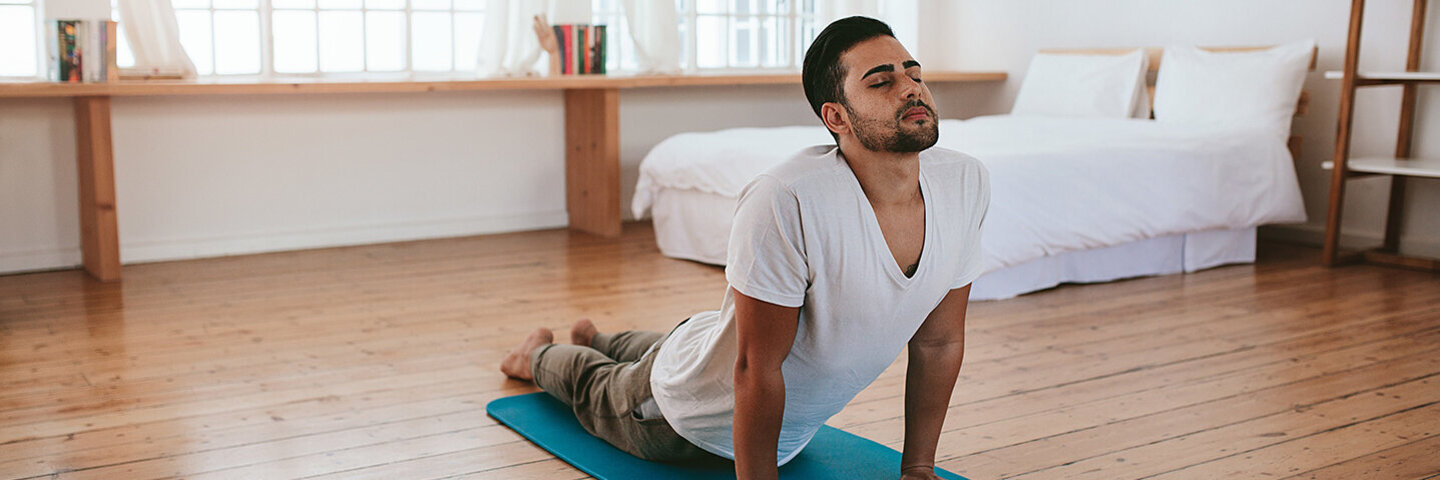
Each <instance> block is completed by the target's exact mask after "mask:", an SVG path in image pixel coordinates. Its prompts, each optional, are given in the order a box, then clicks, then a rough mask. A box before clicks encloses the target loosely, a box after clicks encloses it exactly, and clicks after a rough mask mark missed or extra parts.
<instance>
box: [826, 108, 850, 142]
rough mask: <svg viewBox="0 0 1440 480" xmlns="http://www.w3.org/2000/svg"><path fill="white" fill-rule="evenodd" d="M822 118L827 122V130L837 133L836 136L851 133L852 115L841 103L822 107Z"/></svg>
mask: <svg viewBox="0 0 1440 480" xmlns="http://www.w3.org/2000/svg"><path fill="white" fill-rule="evenodd" d="M820 118H821V119H822V120H824V121H825V128H828V129H830V131H832V132H835V134H836V135H841V134H846V133H849V132H850V114H849V112H846V111H845V107H842V106H840V104H839V103H836V102H826V103H825V104H824V105H821V106H820Z"/></svg>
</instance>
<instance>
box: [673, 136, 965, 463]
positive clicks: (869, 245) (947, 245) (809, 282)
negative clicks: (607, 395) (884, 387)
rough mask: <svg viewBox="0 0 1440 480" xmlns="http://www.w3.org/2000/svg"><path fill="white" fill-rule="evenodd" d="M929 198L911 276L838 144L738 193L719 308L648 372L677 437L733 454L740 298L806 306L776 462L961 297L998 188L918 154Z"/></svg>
mask: <svg viewBox="0 0 1440 480" xmlns="http://www.w3.org/2000/svg"><path fill="white" fill-rule="evenodd" d="M920 158H921V169H920V185H921V190H922V191H923V192H924V194H925V198H926V199H927V201H926V202H925V203H926V208H925V216H926V218H927V220H929V221H927V222H926V225H925V230H926V231H925V236H924V248H923V251H922V253H921V255H920V258H919V262H917V263H918V264H919V266H918V267H917V268H916V269H915V272H914V275H913V276H911V277H906V276H905V274H904V272H903V271H902V270H901V268H902V267H900V265H899V264H898V263H897V262H896V261H895V260H894V258H893V257H892V256H891V254H890V251H889V249H888V248H887V245H886V242H885V238H884V236H883V234H882V233H881V231H880V228H879V225H878V224H877V221H876V218H875V215H874V213H873V212H872V209H871V207H870V204H869V202H868V201H866V198H865V195H864V193H863V192H861V189H860V185H859V183H858V182H857V181H856V178H855V176H854V175H853V174H852V173H851V171H850V169H849V168H848V167H847V166H846V164H845V162H844V160H843V159H842V158H841V156H840V155H839V152H838V150H837V149H836V148H835V147H834V146H825V147H811V148H810V149H807V150H805V151H804V152H802V153H801V154H799V155H797V156H796V157H795V158H794V159H793V160H791V161H789V162H787V163H785V164H784V165H781V166H780V167H779V168H776V169H774V170H771V171H770V172H769V173H766V174H764V175H761V176H760V177H758V178H757V179H756V180H755V181H754V182H752V183H751V184H750V185H749V186H748V187H747V188H746V189H745V191H744V192H743V193H742V194H741V201H740V204H739V207H738V208H737V210H736V214H735V222H734V227H732V233H731V238H730V242H731V243H730V249H729V255H728V258H727V262H726V267H725V278H726V280H727V281H728V283H729V285H730V287H731V288H732V289H733V290H727V293H726V295H725V299H724V301H723V303H722V304H721V308H720V310H719V311H710V312H704V313H699V314H696V315H695V316H693V317H691V318H690V320H689V321H687V322H685V324H684V325H681V326H679V327H678V328H676V329H675V331H674V332H673V333H671V334H670V337H669V338H668V339H667V340H666V341H665V342H664V343H663V344H661V346H660V349H659V351H658V353H657V355H658V356H657V357H656V358H655V365H654V370H652V373H651V377H650V384H651V390H652V391H653V393H654V396H655V401H656V403H657V404H658V405H659V407H660V411H661V412H663V413H664V415H665V418H666V419H667V420H668V421H669V422H670V423H671V425H672V426H674V427H675V430H676V432H677V433H679V434H680V435H681V436H683V437H685V438H686V439H688V440H690V441H691V442H693V443H695V444H696V445H698V446H700V447H701V448H704V449H705V450H708V451H710V452H712V453H715V454H717V455H722V456H725V457H728V458H734V450H733V449H734V446H733V444H732V439H731V427H732V425H733V419H732V416H733V414H734V402H735V395H734V385H733V382H732V376H733V371H734V367H735V361H736V355H737V351H738V350H737V346H738V345H737V339H736V309H735V306H736V305H735V303H736V292H739V293H740V294H743V295H745V296H747V297H750V298H752V299H755V300H759V301H763V302H767V303H771V304H774V305H779V306H784V307H798V308H799V317H798V324H797V327H798V328H797V331H796V334H795V337H794V343H793V347H792V348H791V349H790V351H789V355H788V357H786V358H785V359H784V364H783V372H784V378H785V407H784V419H785V420H784V425H783V427H782V429H781V431H780V437H779V444H778V447H779V449H778V452H777V455H779V458H778V459H777V460H778V463H780V464H783V463H785V462H787V461H789V460H790V459H791V458H793V456H794V455H795V454H797V453H798V452H799V451H800V450H801V448H803V447H804V446H805V444H806V443H808V442H809V441H810V438H811V437H812V436H813V435H814V434H815V433H816V432H817V431H818V430H819V428H820V426H821V425H823V424H824V423H825V421H826V420H828V419H829V418H830V417H831V416H833V415H834V414H836V413H838V412H839V411H840V409H841V408H843V407H844V406H845V405H846V404H847V403H849V402H850V400H851V399H852V398H854V396H855V395H856V394H858V393H859V392H860V391H861V390H863V389H864V388H865V387H866V386H869V385H870V383H871V382H872V381H874V380H875V378H876V377H877V376H879V375H880V373H881V372H882V371H884V370H885V368H886V367H889V366H890V364H891V363H893V362H894V360H895V357H896V356H897V355H899V354H900V352H901V350H903V349H904V348H905V344H906V342H908V341H909V340H910V339H911V337H912V336H913V335H914V333H915V332H916V330H917V329H919V328H920V325H921V323H922V322H923V321H924V320H925V318H926V317H927V316H928V315H929V314H930V312H931V311H932V310H934V309H935V307H936V305H938V304H939V303H940V300H941V299H942V298H944V297H945V295H946V294H947V293H948V292H949V291H950V290H952V289H958V288H961V287H964V286H966V285H969V284H970V282H971V281H973V280H974V279H975V278H976V277H978V276H979V275H980V273H981V270H980V266H981V265H980V250H979V249H978V248H968V247H969V246H970V245H975V244H977V243H978V242H979V241H980V236H979V224H980V221H981V219H982V218H983V216H984V214H985V207H986V205H987V199H988V195H987V194H988V185H987V184H986V175H985V172H984V167H983V166H982V165H981V164H980V162H978V161H976V160H975V159H973V158H971V157H968V156H965V155H962V154H959V153H956V152H953V151H949V150H944V149H939V148H933V149H930V150H926V151H925V152H923V153H922V154H921V155H920Z"/></svg>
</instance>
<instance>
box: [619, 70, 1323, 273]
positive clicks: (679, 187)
mask: <svg viewBox="0 0 1440 480" xmlns="http://www.w3.org/2000/svg"><path fill="white" fill-rule="evenodd" d="M1142 87H1143V85H1142ZM939 128H940V139H939V143H938V144H937V146H939V147H945V148H950V149H953V150H957V151H961V152H965V153H967V154H970V155H973V156H975V157H976V158H978V159H980V160H981V161H982V162H983V163H984V164H985V166H986V167H987V168H988V169H989V171H990V178H991V206H990V211H989V214H988V216H987V218H986V223H985V226H984V229H983V233H982V252H983V256H984V270H985V274H984V275H982V276H981V278H980V279H978V280H976V281H975V283H974V284H973V286H972V290H971V298H972V299H975V300H992V299H1001V298H1008V297H1013V296H1016V295H1020V294H1024V293H1028V292H1033V291H1037V290H1042V289H1046V288H1050V287H1054V286H1056V285H1059V284H1062V283H1089V282H1104V281H1111V280H1117V279H1123V278H1130V277H1136V276H1146V275H1163V274H1172V273H1180V272H1193V271H1197V270H1201V269H1206V268H1211V267H1215V266H1219V265H1225V264H1233V263H1247V262H1253V261H1254V259H1255V234H1256V227H1258V226H1260V225H1265V224H1273V223H1298V222H1304V221H1305V219H1306V216H1305V210H1304V206H1303V203H1302V200H1301V196H1300V188H1299V184H1298V182H1297V179H1296V175H1295V170H1294V166H1293V160H1292V156H1291V151H1290V150H1289V148H1288V143H1289V142H1287V138H1286V137H1284V136H1276V135H1274V134H1273V132H1267V131H1264V130H1263V129H1255V128H1250V127H1243V126H1242V127H1237V126H1234V125H1229V124H1225V123H1218V124H1213V125H1203V126H1201V125H1195V124H1176V123H1166V122H1157V121H1154V120H1150V119H1146V118H1081V117H1072V116H1046V115H1037V114H1015V115H994V116H983V117H976V118H972V119H969V120H948V119H947V120H942V121H940V123H939ZM1286 128H1287V130H1288V120H1287V123H1286ZM832 143H833V140H832V139H831V138H830V136H829V134H828V133H827V132H826V130H825V129H824V127H821V126H818V125H817V126H813V127H812V126H796V127H780V128H739V129H729V130H722V131H717V132H697V133H683V134H679V135H675V136H673V137H670V138H668V139H666V140H664V141H662V142H661V143H659V144H658V145H656V146H655V147H654V148H653V149H652V150H651V152H650V153H649V154H648V155H647V156H646V157H645V159H644V160H643V161H642V163H641V166H640V176H639V179H638V182H637V185H636V189H635V197H634V200H633V203H632V210H633V213H634V214H635V216H636V217H637V218H640V217H642V216H643V215H644V214H645V213H647V212H649V213H650V214H651V216H652V218H653V224H654V227H655V235H656V242H657V243H658V245H659V248H660V250H661V252H662V253H663V254H665V255H667V256H670V257H675V258H681V259H687V260H693V261H697V262H703V263H707V264H715V265H723V264H724V262H725V255H726V243H727V241H728V237H729V230H730V219H731V215H732V211H733V210H734V207H735V201H736V199H737V197H738V194H739V192H740V190H741V189H742V188H743V187H744V186H745V184H746V183H748V182H749V180H750V179H751V178H753V177H754V176H755V175H757V174H759V173H760V172H763V171H764V170H766V169H768V168H769V167H771V166H773V165H776V164H778V163H781V162H783V161H784V160H786V159H787V158H788V157H789V156H790V155H791V154H792V153H794V152H796V151H799V150H800V149H802V148H805V147H807V146H811V145H817V144H832Z"/></svg>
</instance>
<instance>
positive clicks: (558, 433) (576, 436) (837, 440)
mask: <svg viewBox="0 0 1440 480" xmlns="http://www.w3.org/2000/svg"><path fill="white" fill-rule="evenodd" d="M485 413H488V414H490V416H491V417H494V418H495V420H498V421H499V422H500V423H503V424H505V425H506V426H508V427H510V428H511V429H514V430H515V431H516V432H519V433H520V435H522V436H524V437H525V438H528V439H530V441H531V442H535V444H536V445H539V446H540V448H543V449H545V450H547V451H549V452H550V453H553V454H555V456H556V457H559V458H560V459H561V460H564V461H566V462H567V463H569V464H570V465H573V466H575V468H578V469H580V471H583V472H585V473H588V474H590V475H593V476H594V477H595V478H598V479H601V480H620V479H632V478H648V479H657V480H658V479H671V478H675V479H701V480H704V479H734V478H735V463H734V462H731V461H728V460H723V459H719V461H714V462H705V463H704V464H679V463H660V462H651V461H647V460H641V459H639V458H635V457H634V456H632V455H630V454H628V453H625V452H624V451H622V450H620V449H618V448H615V447H613V446H611V445H610V444H608V443H605V441H604V440H601V439H599V438H596V437H595V436H593V435H590V433H589V432H586V431H585V429H584V427H581V426H580V422H579V421H577V420H575V414H574V413H572V412H571V411H570V407H568V406H566V405H565V404H564V403H561V402H560V401H559V400H556V399H555V398H554V397H551V396H550V395H548V394H546V393H545V392H536V393H531V394H526V395H516V396H513V397H505V398H501V399H497V400H493V401H491V402H490V403H489V404H487V405H485ZM935 473H936V474H938V475H940V477H941V478H948V479H952V480H966V479H965V477H962V476H960V475H956V474H954V473H950V472H947V471H945V470H943V469H938V468H937V469H935ZM899 477H900V452H897V451H895V450H894V449H891V448H889V447H886V446H884V445H881V444H879V443H876V442H874V441H871V440H867V439H865V438H861V437H859V436H857V435H854V434H850V433H846V432H845V431H843V430H840V429H837V428H834V427H831V426H828V425H826V426H823V427H821V428H820V432H819V433H817V434H815V438H814V439H813V440H811V441H810V444H809V445H807V446H805V450H802V451H801V452H800V454H799V455H796V456H795V458H794V459H791V460H790V462H789V463H786V464H785V465H784V466H782V467H780V478H782V479H787V480H792V479H832V478H855V479H869V478H878V479H893V478H899Z"/></svg>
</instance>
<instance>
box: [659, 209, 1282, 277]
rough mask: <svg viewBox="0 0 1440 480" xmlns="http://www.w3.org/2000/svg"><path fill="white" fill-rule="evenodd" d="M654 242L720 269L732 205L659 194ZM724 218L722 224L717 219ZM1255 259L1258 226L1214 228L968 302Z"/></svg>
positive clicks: (1052, 268)
mask: <svg viewBox="0 0 1440 480" xmlns="http://www.w3.org/2000/svg"><path fill="white" fill-rule="evenodd" d="M652 208H653V210H652V215H653V217H654V222H653V223H654V226H655V242H656V244H658V245H659V247H660V252H661V253H663V254H665V256H668V257H674V258H682V259H686V260H694V261H697V262H701V263H708V264H712V265H724V264H725V244H726V242H727V241H729V236H730V222H729V219H730V217H731V216H732V215H733V211H734V209H735V199H734V198H730V197H725V196H722V195H717V194H713V193H705V192H698V191H694V190H676V189H668V188H667V189H660V190H659V191H658V192H657V194H656V197H655V202H654V206H653V207H652ZM717 218H724V219H726V221H725V222H724V223H723V224H722V223H721V222H717V221H715V219H717ZM1254 261H1255V228H1254V227H1250V228H1242V229H1235V230H1215V231H1206V232H1193V233H1185V234H1177V235H1171V236H1166V237H1158V238H1151V239H1147V240H1139V241H1134V242H1130V243H1125V244H1121V245H1116V246H1112V247H1106V248H1098V249H1092V250H1082V251H1075V252H1066V253H1062V254H1059V255H1051V256H1046V257H1041V258H1037V259H1035V260H1031V261H1028V262H1025V263H1022V264H1019V265H1013V266H1010V267H1006V268H1002V269H999V270H995V271H992V272H987V273H985V275H983V276H981V277H980V279H979V280H976V281H975V283H974V286H972V287H971V290H970V298H971V300H996V299H1001V298H1010V297H1014V296H1016V295H1021V294H1025V293H1029V292H1034V291H1037V290H1044V289H1047V288H1051V287H1054V286H1057V285H1060V284H1062V283H1094V282H1108V281H1113V280H1119V279H1123V278H1132V277H1141V276H1148V275H1167V274H1172V273H1180V272H1193V271H1197V270H1203V269H1206V268H1211V267H1216V266H1220V265H1226V264H1232V263H1253V262H1254Z"/></svg>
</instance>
